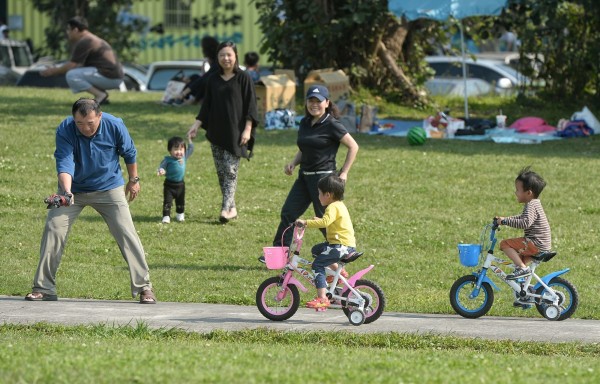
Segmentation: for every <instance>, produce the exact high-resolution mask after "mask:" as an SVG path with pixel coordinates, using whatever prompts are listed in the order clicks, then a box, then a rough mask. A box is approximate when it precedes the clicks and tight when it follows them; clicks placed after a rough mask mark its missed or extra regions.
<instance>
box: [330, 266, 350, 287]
mask: <svg viewBox="0 0 600 384" xmlns="http://www.w3.org/2000/svg"><path fill="white" fill-rule="evenodd" d="M340 275H341V276H343V277H344V278H345V279H347V278H348V277H350V274H349V273H348V271H346V270H345V269H342V272H341V273H340ZM326 280H327V284H331V282H332V281H333V276H327V278H326ZM339 283H341V280H339V281H338V284H339Z"/></svg>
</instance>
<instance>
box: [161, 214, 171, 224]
mask: <svg viewBox="0 0 600 384" xmlns="http://www.w3.org/2000/svg"><path fill="white" fill-rule="evenodd" d="M170 222H171V218H170V217H169V216H163V219H162V223H163V224H169V223H170Z"/></svg>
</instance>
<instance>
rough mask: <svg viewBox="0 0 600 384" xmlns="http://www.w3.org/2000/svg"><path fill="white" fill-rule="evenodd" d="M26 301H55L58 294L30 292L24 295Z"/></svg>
mask: <svg viewBox="0 0 600 384" xmlns="http://www.w3.org/2000/svg"><path fill="white" fill-rule="evenodd" d="M25 300H27V301H57V300H58V296H57V295H52V294H49V293H43V292H31V293H28V294H27V295H26V296H25Z"/></svg>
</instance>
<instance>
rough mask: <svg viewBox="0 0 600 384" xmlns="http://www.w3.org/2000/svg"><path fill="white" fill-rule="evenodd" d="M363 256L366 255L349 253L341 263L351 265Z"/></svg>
mask: <svg viewBox="0 0 600 384" xmlns="http://www.w3.org/2000/svg"><path fill="white" fill-rule="evenodd" d="M362 255H364V252H352V253H349V254H347V255H346V256H344V257H342V258H341V259H340V261H341V262H342V263H346V264H348V263H351V262H353V261H355V260H356V259H358V258H359V257H361V256H362Z"/></svg>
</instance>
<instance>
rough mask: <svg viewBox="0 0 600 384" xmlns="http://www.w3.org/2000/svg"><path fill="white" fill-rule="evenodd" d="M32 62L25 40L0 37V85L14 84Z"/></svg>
mask: <svg viewBox="0 0 600 384" xmlns="http://www.w3.org/2000/svg"><path fill="white" fill-rule="evenodd" d="M32 64H33V56H32V54H31V51H30V50H29V45H27V43H26V42H24V41H18V40H12V39H0V85H15V83H16V82H17V80H18V79H19V77H21V75H23V73H25V71H27V69H28V68H29V67H31V65H32Z"/></svg>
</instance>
